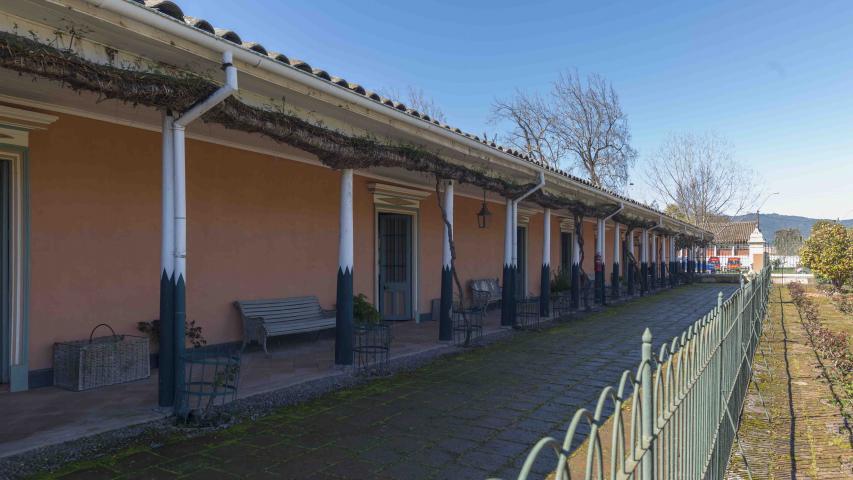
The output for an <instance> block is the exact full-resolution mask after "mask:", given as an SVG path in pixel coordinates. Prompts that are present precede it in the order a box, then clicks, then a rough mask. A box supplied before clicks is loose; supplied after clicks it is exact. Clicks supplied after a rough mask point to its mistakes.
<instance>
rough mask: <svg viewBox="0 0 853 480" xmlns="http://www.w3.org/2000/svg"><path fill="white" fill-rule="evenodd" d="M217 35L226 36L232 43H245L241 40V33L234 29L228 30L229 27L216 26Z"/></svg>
mask: <svg viewBox="0 0 853 480" xmlns="http://www.w3.org/2000/svg"><path fill="white" fill-rule="evenodd" d="M214 31H215V32H216V36H217V37H221V38H224V39H225V40H228V41H229V42H231V43H236V44H237V45H241V46H242V45H243V40H240V35H237V32H235V31H233V30H228V29H227V28H214Z"/></svg>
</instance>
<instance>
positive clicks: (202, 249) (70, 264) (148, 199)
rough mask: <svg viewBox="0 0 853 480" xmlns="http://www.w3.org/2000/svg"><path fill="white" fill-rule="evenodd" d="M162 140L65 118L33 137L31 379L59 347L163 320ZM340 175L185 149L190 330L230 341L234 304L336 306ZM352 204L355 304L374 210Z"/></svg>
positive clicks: (367, 280)
mask: <svg viewBox="0 0 853 480" xmlns="http://www.w3.org/2000/svg"><path fill="white" fill-rule="evenodd" d="M160 162H161V160H160V135H159V133H157V132H148V131H143V130H138V129H132V128H127V127H122V126H117V125H111V124H108V123H104V122H98V121H94V120H89V119H83V118H78V117H72V116H67V115H61V116H60V119H59V120H58V121H57V122H56V123H54V124H53V125H51V127H50V128H49V129H47V130H45V131H37V132H34V133H33V134H32V136H31V138H30V202H31V291H30V352H31V363H30V368H31V369H38V368H46V367H49V366H50V364H51V346H52V344H53V342H56V341H61V340H73V339H80V338H85V337H86V336H87V335H88V334H89V330H90V329H91V327H92V326H94V325H96V324H98V323H101V322H106V323H109V324H110V325H112V326H113V327H114V328H115V329H116V330H117V331H118V332H122V333H135V332H136V328H135V326H136V323H137V322H139V321H145V320H151V319H153V318H156V317H157V316H158V310H159V303H158V302H159V284H158V278H159V275H160V265H159V263H160V182H161V179H160ZM339 179H340V174H339V173H337V172H335V171H332V170H329V169H325V168H321V167H316V166H311V165H306V164H303V163H297V162H290V161H285V160H282V159H279V158H274V157H270V156H265V155H261V154H256V153H251V152H245V151H240V150H235V149H230V148H226V147H222V146H218V145H213V144H209V143H204V142H199V141H193V140H189V141H188V142H187V205H188V206H187V210H188V215H187V217H188V234H187V237H188V269H187V270H188V271H187V284H188V294H187V302H188V318H189V319H190V320H195V321H196V322H197V323H198V324H199V325H201V326H202V327H203V333H204V335H205V337H206V338H207V339H208V341H209V342H212V343H216V342H222V341H228V340H234V339H237V338H239V336H240V322H239V319H238V316H237V313H236V311H235V310H234V307H233V306H232V305H231V302H232V301H233V300H235V299H238V298H260V297H270V296H273V297H275V296H282V297H286V296H294V295H306V294H315V295H317V296H318V297H319V298H320V301H321V304H323V306H324V307H332V305H333V303H334V297H335V272H336V270H337V261H338V260H337V232H338V210H339V198H340V193H339V188H340V187H339V185H340V183H339ZM354 191H355V192H356V193H355V195H354V197H355V198H354V209H355V217H356V218H357V219H358V221H356V222H355V250H356V269H355V274H356V277H355V285H354V288H355V290H356V292H364V293H365V294H367V295H368V296H370V297H372V290H373V289H372V282H373V279H372V269H371V268H369V266H371V265H372V264H373V234H372V231H373V214H372V212H373V203H372V198H371V196H370V194H369V192H368V191H367V180H366V179H365V178H363V177H358V176H356V178H355V185H354Z"/></svg>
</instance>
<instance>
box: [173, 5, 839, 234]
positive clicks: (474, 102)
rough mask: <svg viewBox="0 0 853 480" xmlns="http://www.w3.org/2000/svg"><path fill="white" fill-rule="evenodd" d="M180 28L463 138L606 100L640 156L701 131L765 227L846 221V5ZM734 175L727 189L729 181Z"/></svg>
mask: <svg viewBox="0 0 853 480" xmlns="http://www.w3.org/2000/svg"><path fill="white" fill-rule="evenodd" d="M178 3H179V5H180V6H181V8H182V9H183V10H184V13H185V14H187V15H191V16H196V17H201V18H205V19H207V20H208V21H210V22H211V23H213V24H214V25H215V26H217V27H227V28H231V29H233V30H235V31H236V32H237V33H239V34H240V36H241V37H242V38H243V40H244V41H257V42H260V43H262V44H263V45H264V46H266V47H267V49H270V50H276V51H280V52H282V53H284V54H286V55H288V56H289V57H291V58H294V57H295V58H300V59H302V60H305V61H307V62H308V63H310V64H311V65H312V66H315V67H320V68H323V69H325V70H327V71H329V72H330V73H331V74H332V75H337V76H340V77H343V78H346V79H347V80H349V81H352V82H357V83H360V84H362V85H364V86H365V87H367V88H372V89H380V90H381V89H388V88H396V89H397V90H398V91H403V92H405V91H406V88H407V87H408V86H413V87H416V88H421V89H423V90H424V91H425V92H426V93H427V94H428V95H429V96H431V97H432V98H433V99H434V100H435V101H436V103H438V104H439V105H440V106H441V108H442V110H443V111H444V112H445V114H446V115H447V118H448V122H449V123H450V124H452V125H454V126H458V127H459V128H462V129H463V130H466V131H470V132H473V133H477V134H479V133H482V132H483V131H489V132H493V131H496V130H498V129H499V128H500V126H496V125H492V124H489V123H488V118H489V112H490V106H491V103H492V101H493V100H494V99H495V98H504V97H507V96H509V95H510V94H511V93H512V92H513V91H514V89H515V88H522V89H529V90H537V89H539V90H544V89H547V88H548V85H549V83H550V82H551V81H552V80H553V79H554V78H556V77H557V75H558V74H559V72H561V71H564V70H567V69H575V68H576V69H577V70H578V71H579V72H580V73H582V74H585V73H589V72H597V73H600V74H602V75H604V76H605V77H607V78H608V79H610V80H611V81H612V82H613V84H614V86H615V87H616V89H617V91H618V93H619V95H620V97H621V101H622V106H623V109H624V110H625V111H626V112H627V113H628V116H629V121H630V125H631V130H632V133H633V138H634V146H635V147H636V148H637V150H638V151H639V153H640V158H639V161H638V164H637V168H635V170H636V171H635V172H634V179H635V180H636V182H635V183H636V185H635V186H634V187H631V189H630V190H629V194H630V195H632V196H634V197H637V198H640V199H643V200H651V197H650V196H649V194H648V192H647V191H646V190H645V188H644V187H642V185H641V183H642V181H641V180H640V175H639V170H640V169H642V168H643V162H644V159H645V157H646V156H648V155H650V154H651V153H653V152H654V151H655V150H656V148H657V145H658V144H659V143H660V142H661V141H662V139H663V138H664V137H665V136H666V135H667V134H668V133H669V132H679V131H695V132H704V131H713V132H716V133H717V134H719V135H722V136H724V137H726V138H728V139H729V140H730V141H731V142H732V143H733V144H734V146H735V157H736V158H737V159H738V160H739V161H742V162H745V163H749V164H750V165H751V166H752V168H754V169H755V170H757V171H759V172H760V173H761V175H762V176H763V177H764V179H765V185H764V188H765V189H766V191H767V192H768V193H769V192H776V191H779V192H781V194H780V195H777V196H772V197H770V198H769V199H768V200H767V203H766V204H765V206H764V207H763V208H762V211H764V212H768V213H770V212H773V213H783V214H792V215H804V216H812V217H830V218H834V217H836V216H842V217H848V218H849V217H853V185H851V184H853V92H851V85H853V81H852V80H853V54H851V52H853V2H849V1H847V2H842V1H837V2H833V1H824V2H779V1H774V2H770V1H754V2H743V1H724V2H687V1H682V2H668V3H664V2H656V3H655V5H651V6H650V5H648V4H650V3H652V2H636V1H618V2H612V1H608V2H605V1H601V2H592V1H590V2H583V3H580V2H570V1H566V0H563V1H529V2H519V1H517V0H513V1H503V0H500V1H488V2H486V1H479V0H478V1H465V0H457V1H453V2H451V1H429V0H422V1H418V2H408V1H396V2H394V1H373V2H369V1H368V2H352V1H346V2H344V1H338V0H322V1H314V2H287V1H274V0H243V1H240V2H222V1H217V2H210V1H209V0H179V1H178ZM733 174H737V172H734V173H733Z"/></svg>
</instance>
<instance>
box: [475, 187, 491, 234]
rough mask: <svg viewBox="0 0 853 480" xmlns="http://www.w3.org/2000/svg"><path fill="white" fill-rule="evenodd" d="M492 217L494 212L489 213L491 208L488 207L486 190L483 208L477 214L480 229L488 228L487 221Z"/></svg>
mask: <svg viewBox="0 0 853 480" xmlns="http://www.w3.org/2000/svg"><path fill="white" fill-rule="evenodd" d="M490 216H492V212H490V211H489V206H488V205H486V190H483V206H482V207H480V211H479V212H477V225H478V226H479V227H480V228H486V220H487V219H488V218H489V217H490Z"/></svg>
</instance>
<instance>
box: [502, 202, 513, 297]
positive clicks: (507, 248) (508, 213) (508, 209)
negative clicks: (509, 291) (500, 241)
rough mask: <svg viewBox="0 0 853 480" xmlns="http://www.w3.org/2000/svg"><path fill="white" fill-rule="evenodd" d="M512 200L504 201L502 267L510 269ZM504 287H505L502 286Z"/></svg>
mask: <svg viewBox="0 0 853 480" xmlns="http://www.w3.org/2000/svg"><path fill="white" fill-rule="evenodd" d="M512 203H513V202H512V200H510V199H509V198H507V199H506V224H505V228H506V230H505V231H504V266H505V267H511V266H512V258H513V254H512V243H513V236H514V235H513V231H512V230H513V228H512V227H513V220H512V219H513V215H512V212H513V208H512ZM504 287H506V285H504Z"/></svg>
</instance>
